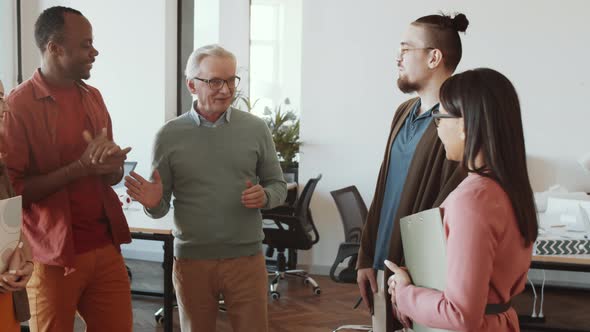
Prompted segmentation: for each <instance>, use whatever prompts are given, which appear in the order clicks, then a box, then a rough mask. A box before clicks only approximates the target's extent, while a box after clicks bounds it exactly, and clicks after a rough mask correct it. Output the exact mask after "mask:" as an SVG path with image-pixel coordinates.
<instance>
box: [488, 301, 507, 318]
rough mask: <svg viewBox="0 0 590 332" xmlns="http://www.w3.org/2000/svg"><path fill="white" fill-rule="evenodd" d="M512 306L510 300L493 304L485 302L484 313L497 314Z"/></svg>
mask: <svg viewBox="0 0 590 332" xmlns="http://www.w3.org/2000/svg"><path fill="white" fill-rule="evenodd" d="M510 308H512V301H508V303H494V304H486V311H485V314H486V315H497V314H501V313H503V312H506V311H508V310H510Z"/></svg>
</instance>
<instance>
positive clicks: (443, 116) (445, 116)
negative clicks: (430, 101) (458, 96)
mask: <svg viewBox="0 0 590 332" xmlns="http://www.w3.org/2000/svg"><path fill="white" fill-rule="evenodd" d="M460 118H462V116H457V115H453V114H449V113H441V112H440V110H438V109H435V110H434V111H432V120H433V121H434V125H435V126H436V128H438V126H439V125H440V119H460Z"/></svg>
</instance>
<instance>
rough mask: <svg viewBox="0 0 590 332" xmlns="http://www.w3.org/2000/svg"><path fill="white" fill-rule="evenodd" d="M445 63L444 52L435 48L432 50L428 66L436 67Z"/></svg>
mask: <svg viewBox="0 0 590 332" xmlns="http://www.w3.org/2000/svg"><path fill="white" fill-rule="evenodd" d="M442 65H443V53H442V52H441V51H440V50H439V49H438V48H435V49H433V50H431V51H430V57H429V58H428V68H430V69H435V68H437V67H438V66H442Z"/></svg>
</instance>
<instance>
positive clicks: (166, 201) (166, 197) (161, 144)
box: [144, 126, 174, 219]
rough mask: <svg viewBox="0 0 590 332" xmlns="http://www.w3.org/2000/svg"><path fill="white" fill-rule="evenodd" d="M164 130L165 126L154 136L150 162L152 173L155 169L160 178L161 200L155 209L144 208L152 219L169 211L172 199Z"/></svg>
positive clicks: (171, 182)
mask: <svg viewBox="0 0 590 332" xmlns="http://www.w3.org/2000/svg"><path fill="white" fill-rule="evenodd" d="M165 129H166V126H164V128H162V129H161V130H160V131H159V132H158V134H156V139H155V141H154V150H153V161H152V173H153V171H154V170H156V169H157V170H158V173H160V178H161V179H162V193H163V194H162V199H160V204H158V206H156V207H155V208H153V209H147V208H144V211H145V213H146V214H147V215H148V216H150V217H151V218H154V219H159V218H162V217H163V216H165V215H166V214H167V213H168V211H169V210H170V198H171V197H172V189H173V185H174V184H173V177H172V170H171V168H170V161H169V155H168V154H169V152H170V150H171V149H170V146H169V142H170V140H168V141H167V140H166V139H165V137H166V133H165Z"/></svg>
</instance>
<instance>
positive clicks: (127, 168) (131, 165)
mask: <svg viewBox="0 0 590 332" xmlns="http://www.w3.org/2000/svg"><path fill="white" fill-rule="evenodd" d="M136 166H137V161H126V162H125V163H124V164H123V178H122V179H121V181H120V182H119V183H117V184H116V185H114V186H113V189H117V188H123V187H124V186H125V177H126V176H127V175H129V174H131V172H133V170H134V169H135V167H136Z"/></svg>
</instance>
